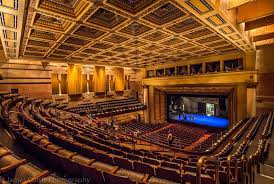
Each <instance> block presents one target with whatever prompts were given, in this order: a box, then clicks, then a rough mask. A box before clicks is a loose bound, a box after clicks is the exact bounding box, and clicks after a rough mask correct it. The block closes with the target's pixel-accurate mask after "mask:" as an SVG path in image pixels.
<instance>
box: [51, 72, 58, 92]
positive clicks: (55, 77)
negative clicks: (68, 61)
mask: <svg viewBox="0 0 274 184" xmlns="http://www.w3.org/2000/svg"><path fill="white" fill-rule="evenodd" d="M51 89H52V94H53V95H56V94H59V81H58V74H57V73H52V74H51Z"/></svg>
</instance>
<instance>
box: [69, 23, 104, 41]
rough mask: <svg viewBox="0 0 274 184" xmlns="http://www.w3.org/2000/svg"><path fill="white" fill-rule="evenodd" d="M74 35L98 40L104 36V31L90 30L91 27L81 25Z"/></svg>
mask: <svg viewBox="0 0 274 184" xmlns="http://www.w3.org/2000/svg"><path fill="white" fill-rule="evenodd" d="M74 34H76V35H79V36H85V37H88V38H93V39H95V38H98V37H100V36H101V35H103V34H105V32H104V31H101V30H98V29H95V28H92V27H88V26H84V25H81V26H80V27H79V28H78V29H77V30H76V31H75V32H74Z"/></svg>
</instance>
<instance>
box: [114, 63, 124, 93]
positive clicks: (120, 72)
mask: <svg viewBox="0 0 274 184" xmlns="http://www.w3.org/2000/svg"><path fill="white" fill-rule="evenodd" d="M114 73H115V91H124V85H125V77H124V68H115V69H114Z"/></svg>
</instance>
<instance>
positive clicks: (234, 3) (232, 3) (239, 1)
mask: <svg viewBox="0 0 274 184" xmlns="http://www.w3.org/2000/svg"><path fill="white" fill-rule="evenodd" d="M252 1H255V0H229V9H233V8H237V7H239V6H241V5H244V4H246V3H249V2H252Z"/></svg>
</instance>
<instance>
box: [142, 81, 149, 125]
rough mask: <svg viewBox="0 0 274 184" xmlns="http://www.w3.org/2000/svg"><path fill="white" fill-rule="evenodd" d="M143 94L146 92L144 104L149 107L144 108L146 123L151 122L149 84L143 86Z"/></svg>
mask: <svg viewBox="0 0 274 184" xmlns="http://www.w3.org/2000/svg"><path fill="white" fill-rule="evenodd" d="M143 94H144V104H145V106H146V107H147V108H146V110H144V120H145V123H149V103H148V86H143Z"/></svg>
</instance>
